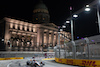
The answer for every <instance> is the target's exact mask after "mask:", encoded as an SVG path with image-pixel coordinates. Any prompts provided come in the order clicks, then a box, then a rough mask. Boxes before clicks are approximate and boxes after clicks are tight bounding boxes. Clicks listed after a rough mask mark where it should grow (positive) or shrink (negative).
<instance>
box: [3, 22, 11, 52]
mask: <svg viewBox="0 0 100 67" xmlns="http://www.w3.org/2000/svg"><path fill="white" fill-rule="evenodd" d="M9 28H10V23H9V22H6V24H5V38H4V39H5V43H6V47H5V48H6V50H8V47H9V46H8V41H9V39H10V38H11V34H10V33H9Z"/></svg>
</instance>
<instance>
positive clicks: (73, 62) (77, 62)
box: [55, 58, 100, 67]
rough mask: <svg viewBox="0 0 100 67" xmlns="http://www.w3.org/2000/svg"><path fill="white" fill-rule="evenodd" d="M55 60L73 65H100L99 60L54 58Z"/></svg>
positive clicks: (97, 66)
mask: <svg viewBox="0 0 100 67" xmlns="http://www.w3.org/2000/svg"><path fill="white" fill-rule="evenodd" d="M55 61H56V62H58V63H62V64H68V65H75V66H83V67H84V66H85V67H100V60H88V59H62V58H55Z"/></svg>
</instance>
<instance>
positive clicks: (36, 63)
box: [26, 60, 45, 67]
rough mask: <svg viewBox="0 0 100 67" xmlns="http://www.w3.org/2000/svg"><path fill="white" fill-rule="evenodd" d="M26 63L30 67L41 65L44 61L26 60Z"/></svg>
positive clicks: (40, 66) (39, 66)
mask: <svg viewBox="0 0 100 67" xmlns="http://www.w3.org/2000/svg"><path fill="white" fill-rule="evenodd" d="M26 64H27V65H30V66H32V67H43V66H44V65H45V64H44V62H42V61H41V62H37V61H36V60H28V61H27V62H26Z"/></svg>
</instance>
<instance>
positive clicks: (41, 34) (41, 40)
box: [37, 28, 44, 45]
mask: <svg viewBox="0 0 100 67" xmlns="http://www.w3.org/2000/svg"><path fill="white" fill-rule="evenodd" d="M37 43H39V45H43V44H44V30H43V29H40V28H38V31H37Z"/></svg>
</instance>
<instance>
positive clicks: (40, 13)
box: [33, 0, 50, 24]
mask: <svg viewBox="0 0 100 67" xmlns="http://www.w3.org/2000/svg"><path fill="white" fill-rule="evenodd" d="M33 13H34V15H33V22H34V23H40V24H41V23H49V22H50V15H49V11H48V8H47V7H46V5H45V4H44V3H43V1H42V0H40V1H39V3H38V4H37V5H36V6H35V7H34V10H33Z"/></svg>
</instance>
